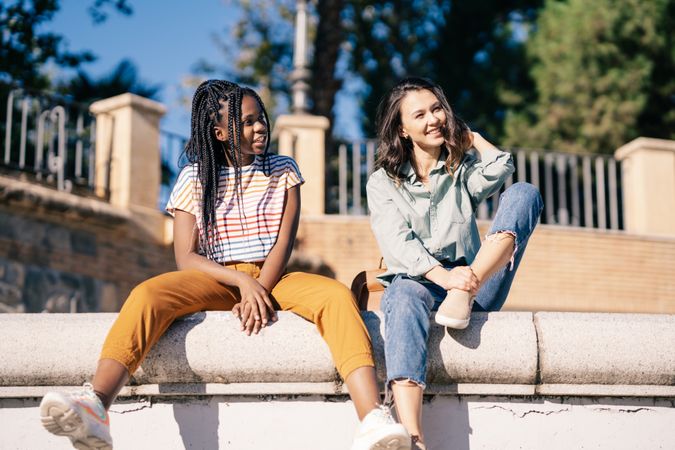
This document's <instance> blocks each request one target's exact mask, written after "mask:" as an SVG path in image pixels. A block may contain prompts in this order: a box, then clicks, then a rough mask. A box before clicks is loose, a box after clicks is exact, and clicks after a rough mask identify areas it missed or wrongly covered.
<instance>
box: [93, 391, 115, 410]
mask: <svg viewBox="0 0 675 450" xmlns="http://www.w3.org/2000/svg"><path fill="white" fill-rule="evenodd" d="M94 394H96V397H98V399H99V400H100V401H101V404H103V408H105V410H106V411H108V409H110V405H112V402H113V399H112V398H110V397H109V396H107V395H105V394H104V393H103V392H100V391H97V390H94Z"/></svg>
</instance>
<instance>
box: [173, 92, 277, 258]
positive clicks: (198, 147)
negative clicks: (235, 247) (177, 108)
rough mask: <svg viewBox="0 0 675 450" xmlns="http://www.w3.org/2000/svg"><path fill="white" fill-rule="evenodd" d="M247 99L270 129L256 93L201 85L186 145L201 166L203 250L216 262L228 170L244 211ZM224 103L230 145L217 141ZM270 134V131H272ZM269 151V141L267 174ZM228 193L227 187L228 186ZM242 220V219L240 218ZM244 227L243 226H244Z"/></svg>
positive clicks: (190, 157) (192, 161)
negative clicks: (219, 206)
mask: <svg viewBox="0 0 675 450" xmlns="http://www.w3.org/2000/svg"><path fill="white" fill-rule="evenodd" d="M245 95H248V96H251V97H253V98H254V99H255V100H256V101H257V102H258V105H259V106H260V110H261V111H262V113H263V118H264V120H265V127H266V129H267V130H269V129H270V124H269V118H268V115H267V110H265V105H264V104H263V102H262V100H261V99H260V97H259V96H258V94H256V93H255V92H254V91H253V90H252V89H249V88H242V87H241V86H239V85H238V84H236V83H232V82H230V81H225V80H208V81H205V82H203V83H202V84H200V85H199V87H198V88H197V90H196V91H195V94H194V97H193V98H192V115H191V119H190V139H189V140H188V142H187V144H186V145H185V150H184V153H185V156H186V159H187V161H188V163H190V164H196V166H197V178H198V184H199V188H200V189H195V191H196V195H197V198H198V200H199V202H200V203H201V213H202V214H201V224H202V232H201V233H199V247H200V249H201V250H203V251H204V254H205V255H206V257H208V258H210V259H212V257H213V256H214V254H215V249H214V245H215V242H216V239H215V234H216V233H215V230H214V228H215V223H216V204H217V202H218V188H219V180H220V171H221V169H222V168H223V167H225V166H231V167H233V168H234V173H235V177H234V192H235V195H236V198H237V205H238V206H239V209H240V211H241V198H242V197H243V187H242V183H241V167H242V154H241V103H242V99H243V97H244V96H245ZM223 103H224V104H225V105H226V107H227V115H226V117H225V119H226V121H227V133H228V134H227V143H223V142H221V141H220V140H218V139H217V138H216V135H215V131H214V128H215V127H216V126H217V125H219V124H220V123H221V120H222V119H223V115H222V114H221V112H220V111H221V109H222V108H223ZM268 132H269V131H268ZM268 149H269V139H267V142H266V146H265V152H264V153H263V155H262V158H263V171H264V172H265V173H266V174H267V170H266V169H265V167H266V164H265V162H266V158H265V157H266V156H267V151H268ZM225 189H227V186H225ZM240 220H241V218H240ZM242 226H243V225H242Z"/></svg>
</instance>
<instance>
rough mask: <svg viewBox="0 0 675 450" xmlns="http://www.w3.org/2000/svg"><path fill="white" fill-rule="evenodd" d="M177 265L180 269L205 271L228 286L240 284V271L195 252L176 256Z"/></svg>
mask: <svg viewBox="0 0 675 450" xmlns="http://www.w3.org/2000/svg"><path fill="white" fill-rule="evenodd" d="M176 265H177V266H178V270H189V269H195V270H199V271H201V272H204V273H206V274H208V275H211V276H212V277H213V278H215V279H216V280H218V281H219V282H220V283H222V284H225V285H228V286H238V284H239V276H240V273H239V272H237V271H236V270H232V269H228V268H227V267H223V266H222V265H221V264H218V263H217V262H215V261H213V260H210V259H208V258H206V257H205V256H202V255H199V254H197V253H194V252H190V253H188V254H186V255H183V256H181V257H180V258H176Z"/></svg>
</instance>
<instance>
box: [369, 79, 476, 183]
mask: <svg viewBox="0 0 675 450" xmlns="http://www.w3.org/2000/svg"><path fill="white" fill-rule="evenodd" d="M423 89H426V90H428V91H430V92H431V93H432V94H434V95H435V96H436V98H437V99H438V101H439V102H440V103H441V108H443V111H445V117H446V122H445V124H444V125H443V127H442V131H443V137H444V138H445V144H444V148H445V150H446V151H447V153H448V157H447V158H446V160H445V168H446V170H447V171H448V173H449V174H451V175H452V174H454V173H455V171H456V170H457V168H458V167H459V164H460V163H461V162H462V158H463V157H464V154H465V153H466V151H467V150H468V149H469V147H470V146H471V137H470V135H469V132H470V130H469V127H468V126H467V125H466V123H464V121H463V120H462V119H460V118H459V117H457V116H456V115H455V114H454V112H453V111H452V108H450V104H449V103H448V100H447V98H446V97H445V93H444V92H443V89H441V87H440V86H439V85H437V84H436V83H434V82H433V81H431V80H429V79H427V78H419V77H410V78H405V79H403V80H401V81H399V82H398V84H396V86H394V87H393V88H392V89H391V90H390V91H389V92H388V93H387V95H385V96H384V98H383V99H382V101H380V104H379V105H378V107H377V137H378V139H379V145H378V148H377V161H376V162H375V167H376V168H377V169H379V168H383V169H384V171H385V172H386V173H387V175H389V177H391V178H392V179H394V180H395V181H396V182H397V183H402V182H403V180H404V178H405V174H403V173H402V172H401V171H402V169H403V166H404V165H405V163H406V162H410V165H411V166H412V168H413V170H414V171H415V174H417V175H418V176H419V173H417V164H416V161H415V153H414V152H413V143H412V140H411V139H405V138H403V137H402V136H401V133H400V131H401V102H402V101H403V98H404V97H405V96H406V95H407V94H408V92H410V91H420V90H423Z"/></svg>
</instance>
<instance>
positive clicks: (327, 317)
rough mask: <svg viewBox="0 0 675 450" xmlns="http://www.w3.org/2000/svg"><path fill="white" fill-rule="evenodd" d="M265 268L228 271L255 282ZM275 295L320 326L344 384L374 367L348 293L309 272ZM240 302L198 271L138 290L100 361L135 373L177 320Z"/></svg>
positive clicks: (289, 277)
mask: <svg viewBox="0 0 675 450" xmlns="http://www.w3.org/2000/svg"><path fill="white" fill-rule="evenodd" d="M261 265H262V264H261V263H237V264H230V265H228V266H227V267H229V268H232V269H235V270H239V271H242V272H245V273H247V274H249V275H251V276H253V277H254V278H257V277H258V276H259V275H260V267H261ZM271 295H272V297H273V299H274V300H275V301H276V303H277V304H278V305H279V308H280V309H281V310H282V311H292V312H294V313H296V314H298V315H299V316H301V317H304V318H305V319H307V320H309V321H310V322H313V323H314V324H316V326H317V328H318V330H319V333H320V334H321V336H322V337H323V338H324V340H325V341H326V343H327V344H328V347H329V348H330V351H331V354H332V355H333V361H334V362H335V366H336V367H337V370H338V372H339V373H340V375H341V376H342V378H343V379H345V378H346V377H348V376H349V374H350V373H351V372H352V371H353V370H354V369H357V368H359V367H363V366H371V367H372V366H374V361H373V356H372V349H371V345H370V336H369V335H368V331H367V330H366V327H365V325H364V324H363V320H362V319H361V315H360V313H359V310H358V308H357V306H356V303H355V300H354V297H353V295H352V293H351V291H350V290H349V289H347V288H346V287H345V286H344V285H343V284H341V283H339V282H338V281H335V280H333V279H330V278H327V277H324V276H321V275H314V274H308V273H301V272H293V273H289V274H286V275H284V276H283V277H282V278H281V280H279V282H278V283H277V284H276V286H275V287H274V289H272V292H271ZM240 300H241V297H240V295H239V290H238V289H237V288H236V287H232V286H226V285H223V284H221V283H220V282H218V281H217V280H216V279H215V278H213V277H212V276H210V275H207V274H206V273H204V272H201V271H198V270H183V271H178V272H169V273H165V274H162V275H159V276H156V277H154V278H151V279H149V280H147V281H144V282H143V283H141V284H139V285H138V286H137V287H136V288H134V289H133V290H132V292H131V294H130V295H129V298H128V299H127V300H126V302H125V303H124V305H123V306H122V309H121V311H120V313H119V316H118V317H117V320H116V321H115V323H114V324H113V326H112V328H111V329H110V331H109V333H108V336H107V338H106V340H105V343H104V344H103V350H102V351H101V359H106V358H110V359H114V360H115V361H118V362H120V363H121V364H122V365H124V366H125V367H126V368H127V369H128V370H129V373H130V374H133V373H134V372H135V371H136V369H137V368H138V366H139V365H140V364H141V362H142V361H143V359H144V358H145V356H146V355H147V354H148V352H149V351H150V349H151V348H152V346H153V345H154V344H155V343H156V342H157V341H158V340H159V338H160V337H161V336H162V334H164V332H165V331H166V330H167V328H168V327H169V325H171V323H172V322H173V321H174V320H175V319H177V318H178V317H181V316H184V315H186V314H191V313H196V312H199V311H230V310H231V309H232V307H233V306H234V305H235V304H236V303H238V302H239V301H240Z"/></svg>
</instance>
